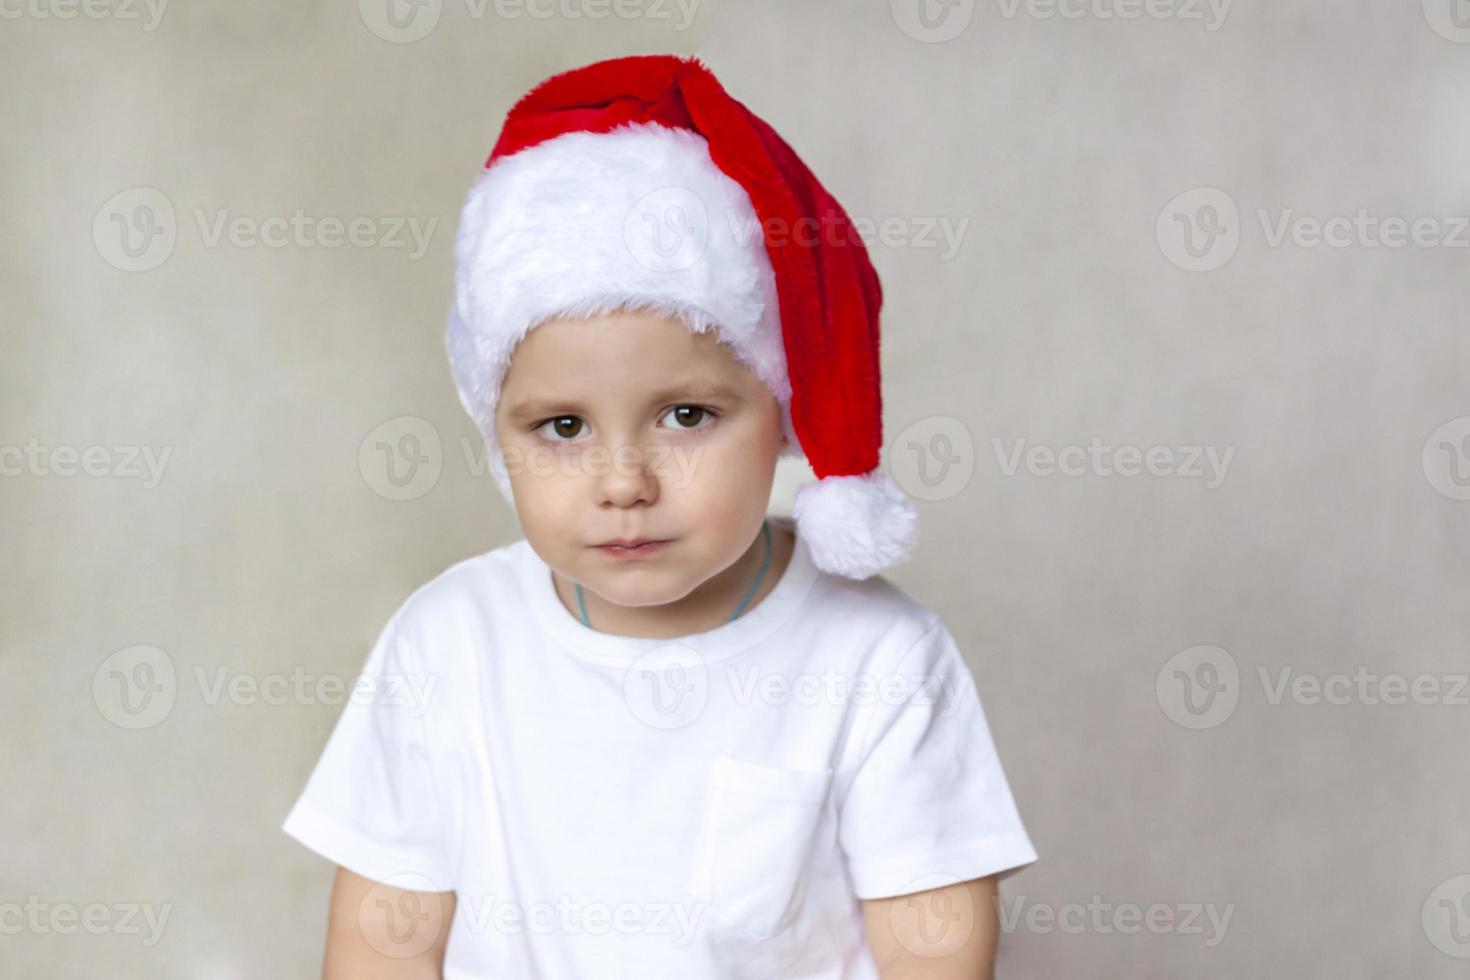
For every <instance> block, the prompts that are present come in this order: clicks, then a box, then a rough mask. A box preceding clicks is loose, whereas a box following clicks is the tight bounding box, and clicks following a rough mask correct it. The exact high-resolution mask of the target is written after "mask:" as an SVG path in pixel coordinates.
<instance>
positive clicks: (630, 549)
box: [596, 538, 669, 558]
mask: <svg viewBox="0 0 1470 980" xmlns="http://www.w3.org/2000/svg"><path fill="white" fill-rule="evenodd" d="M668 543H669V540H668V539H661V538H618V539H615V540H612V541H607V542H604V543H603V544H600V545H597V546H596V547H597V549H598V550H599V551H604V552H607V553H608V554H610V555H614V556H616V557H619V558H636V557H641V556H643V555H651V554H653V553H654V552H655V551H658V550H660V549H661V548H663V546H664V545H666V544H668Z"/></svg>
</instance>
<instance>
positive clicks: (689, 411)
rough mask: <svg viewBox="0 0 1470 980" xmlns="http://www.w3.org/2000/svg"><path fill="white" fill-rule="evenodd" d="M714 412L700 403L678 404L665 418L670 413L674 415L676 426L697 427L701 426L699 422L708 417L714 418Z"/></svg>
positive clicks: (682, 427) (681, 427)
mask: <svg viewBox="0 0 1470 980" xmlns="http://www.w3.org/2000/svg"><path fill="white" fill-rule="evenodd" d="M714 414H715V413H714V412H711V411H710V410H709V409H707V408H704V407H702V406H699V405H676V406H674V407H673V408H671V409H669V414H668V415H665V416H664V418H668V417H669V415H672V416H674V428H677V429H696V428H699V427H700V425H699V423H700V422H702V421H704V420H705V419H706V418H710V419H713V418H714Z"/></svg>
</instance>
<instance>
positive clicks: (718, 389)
mask: <svg viewBox="0 0 1470 980" xmlns="http://www.w3.org/2000/svg"><path fill="white" fill-rule="evenodd" d="M675 398H689V399H720V398H722V399H725V400H726V401H732V402H738V401H740V400H741V396H740V392H738V391H737V390H735V389H734V388H733V387H731V386H730V385H727V384H724V383H723V382H709V381H695V382H690V383H688V384H677V385H669V386H667V387H665V388H661V389H659V390H658V391H655V392H654V393H653V394H651V395H649V396H648V401H649V403H650V404H657V403H659V402H665V401H670V400H672V399H675ZM584 410H585V409H584V408H583V406H582V404H581V403H580V402H579V401H578V400H577V399H575V398H565V399H559V398H533V399H530V400H527V401H523V402H519V403H517V404H515V405H512V406H509V407H507V409H506V415H507V416H508V417H509V418H513V419H532V418H538V417H543V416H546V417H549V416H552V415H556V414H557V413H559V412H560V413H563V414H571V413H576V412H581V411H584Z"/></svg>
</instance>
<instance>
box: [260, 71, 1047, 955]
mask: <svg viewBox="0 0 1470 980" xmlns="http://www.w3.org/2000/svg"><path fill="white" fill-rule="evenodd" d="M455 257H456V266H457V280H456V296H455V304H454V308H453V311H452V313H451V315H450V322H449V327H448V337H447V339H448V346H449V352H450V360H451V365H452V368H453V372H454V377H455V381H456V384H457V386H458V389H459V393H460V397H461V400H462V401H463V403H464V405H465V408H466V409H467V410H468V411H469V413H470V414H471V416H472V417H473V418H474V419H475V421H476V424H477V426H478V428H479V429H480V431H481V433H482V435H483V436H484V438H485V440H486V445H487V447H488V449H489V450H490V453H489V459H490V461H491V464H492V468H493V471H494V472H495V475H496V478H497V481H498V483H499V485H500V487H501V489H502V491H503V492H504V493H505V494H506V496H507V498H508V499H509V500H510V501H511V503H512V504H513V505H514V507H515V509H516V513H517V515H518V517H519V520H520V523H521V526H522V529H523V530H524V532H525V537H524V539H521V540H518V541H516V542H515V543H513V544H510V545H507V546H505V547H501V548H498V549H495V550H492V551H490V552H487V553H485V554H482V555H479V556H477V557H474V558H470V559H468V560H466V561H463V562H460V563H459V564H457V565H455V566H453V567H452V568H450V569H448V570H447V571H445V572H443V573H442V574H440V575H439V576H438V577H436V578H435V579H433V580H432V581H430V582H429V583H427V584H426V585H424V586H422V587H421V588H419V589H418V590H417V591H416V592H415V593H414V594H413V595H412V596H410V597H409V598H408V600H407V601H406V602H405V603H404V604H403V605H402V606H401V607H400V608H399V609H398V610H397V612H395V613H394V615H393V616H392V618H391V619H390V621H389V622H388V624H387V626H386V627H385V629H384V630H383V632H382V634H381V636H380V637H379V639H378V641H377V643H376V645H375V646H374V648H373V650H372V652H371V654H370V655H369V657H368V659H367V664H366V667H365V669H364V672H363V673H364V677H365V678H369V679H371V680H372V682H373V687H372V690H375V691H378V692H381V694H382V696H381V697H379V698H376V699H375V700H374V703H368V702H353V703H351V704H349V705H348V707H347V708H346V709H345V710H344V712H343V714H342V717H341V719H340V720H339V721H338V723H337V727H336V729H335V730H334V731H333V733H332V736H331V738H330V740H329V741H328V743H327V746H326V749H325V751H324V752H323V754H322V757H321V759H320V761H319V762H318V764H317V766H316V769H315V770H314V771H313V773H312V775H311V778H310V780H309V782H308V783H307V785H306V788H305V790H304V791H303V793H302V795H301V797H300V799H299V800H297V802H296V805H295V807H294V808H293V809H292V810H291V813H290V815H289V816H288V817H287V819H286V822H285V825H284V829H285V830H286V831H287V832H288V833H290V834H291V835H292V836H294V837H296V838H297V839H299V840H300V841H302V842H303V843H305V844H306V845H307V846H308V847H311V848H312V849H314V850H316V851H318V852H319V853H321V854H322V855H324V856H325V857H327V858H328V859H330V860H331V861H333V862H335V863H336V864H337V865H339V868H338V871H337V878H336V883H335V887H334V889H333V896H332V904H331V910H330V924H329V929H328V934H329V935H328V943H327V955H326V967H325V975H326V976H327V977H328V978H330V980H339V978H341V980H345V978H352V980H361V978H373V977H395V978H403V977H441V976H442V977H444V978H448V980H468V978H486V980H489V978H496V980H501V978H515V980H527V978H558V980H563V978H564V980H572V978H579V980H614V978H629V980H651V978H679V980H704V978H731V980H734V978H752V980H754V978H759V980H772V978H785V977H803V978H821V980H859V978H883V980H897V978H941V977H943V978H967V980H980V978H985V977H989V976H990V975H991V970H992V963H993V955H994V949H995V944H996V938H997V928H996V922H995V910H994V907H993V904H992V903H993V901H994V896H995V893H996V881H997V879H998V878H999V877H1000V876H1001V875H1002V874H1006V873H1009V872H1012V871H1014V870H1016V869H1018V868H1020V867H1022V866H1024V865H1026V864H1029V863H1030V862H1032V861H1034V860H1036V852H1035V851H1034V850H1033V848H1032V845H1031V842H1030V840H1029V839H1028V837H1027V834H1026V831H1025V829H1024V828H1023V826H1022V823H1021V821H1020V818H1019V817H1018V815H1017V811H1016V807H1015V805H1014V803H1013V801H1012V797H1011V793H1010V789H1009V787H1008V785H1007V782H1006V778H1005V775H1004V772H1003V770H1002V768H1001V764H1000V761H999V758H998V756H997V754H996V751H995V746H994V745H993V743H992V739H991V736H990V732H989V729H988V727H987V724H986V720H985V715H984V712H983V709H982V707H981V704H980V700H979V697H978V695H977V693H976V691H975V689H974V686H973V682H972V679H971V676H970V673H969V670H968V668H967V667H966V665H965V663H964V661H963V659H962V658H961V655H960V653H959V651H958V649H957V647H956V644H955V641H954V638H953V637H952V636H951V634H950V632H949V630H948V629H947V628H946V626H945V625H944V624H943V622H942V621H941V620H940V619H939V617H938V616H936V615H935V614H934V613H933V612H931V611H929V610H928V609H926V608H925V607H924V606H922V605H921V604H920V603H918V602H917V601H916V600H914V599H913V598H912V597H910V596H909V595H908V594H906V593H905V592H903V591H902V590H900V589H899V588H897V587H896V586H894V585H893V584H891V583H890V582H889V581H888V580H886V579H885V578H883V577H882V576H881V575H879V574H878V573H879V572H880V571H881V570H883V569H885V568H888V567H890V566H892V565H894V564H897V563H899V562H901V561H903V560H904V559H905V558H906V557H907V555H908V554H909V552H910V551H911V549H912V547H913V545H914V543H915V541H916V520H915V514H914V510H913V508H912V505H911V504H910V503H909V502H908V500H907V498H906V497H905V496H904V495H903V493H902V492H901V491H900V490H899V489H898V488H897V487H896V486H895V485H894V484H893V483H892V481H891V480H890V479H889V478H888V477H886V476H884V475H882V474H881V473H879V472H878V471H877V463H878V456H879V448H880V443H881V437H880V434H881V421H880V407H881V402H880V397H879V383H878V381H879V374H878V331H877V324H878V310H879V306H880V305H881V299H882V297H881V292H880V290H879V286H878V280H877V277H876V275H875V274H874V272H873V269H872V266H871V264H870V263H869V261H868V257H867V252H866V250H865V248H864V247H863V244H862V241H861V239H860V238H858V237H857V236H856V235H855V234H853V232H852V228H851V225H850V223H849V221H848V218H847V215H846V214H845V213H844V212H843V210H842V209H841V207H840V206H839V205H838V204H837V202H836V201H835V200H833V199H832V198H831V196H830V195H829V194H828V193H827V192H826V190H825V189H823V188H822V186H821V185H820V184H819V183H818V182H817V181H816V179H815V178H814V177H813V176H812V175H811V173H810V172H809V171H808V170H807V169H806V167H805V166H804V165H803V164H802V162H801V161H800V159H799V158H797V157H796V155H795V153H794V152H792V150H791V149H790V147H788V146H787V145H786V144H785V143H784V142H783V141H782V140H781V138H780V137H779V136H777V135H776V134H775V132H774V130H772V129H771V128H770V127H769V126H768V125H767V124H766V123H764V122H763V121H762V120H761V119H759V118H758V117H756V116H754V115H753V114H751V113H750V112H749V111H748V110H747V109H746V108H745V107H744V106H743V105H741V104H740V103H739V102H736V101H735V100H734V99H732V98H730V97H729V96H728V95H727V94H726V93H725V92H724V90H723V89H722V88H721V87H720V85H719V83H718V82H717V81H716V80H715V79H714V77H713V75H711V74H710V73H709V71H708V69H707V68H706V67H705V66H704V65H702V64H701V63H699V62H698V61H695V60H689V59H681V58H674V57H663V56H655V57H636V58H623V59H617V60H613V61H607V62H599V63H597V64H594V65H589V66H586V67H584V68H581V69H577V70H574V71H571V72H566V73H564V74H561V75H557V76H555V77H553V78H551V79H549V80H548V81H546V82H544V83H543V84H542V85H540V86H538V87H537V88H535V89H534V90H532V91H531V92H530V93H529V94H528V95H527V96H525V97H524V98H523V99H521V100H520V101H519V102H518V103H517V104H516V106H515V107H514V108H513V109H512V110H511V112H510V114H509V116H508V117H507V119H506V123H505V127H504V129H503V130H502V133H501V136H500V139H499V141H498V142H497V144H496V148H495V150H494V152H492V154H491V155H490V159H489V160H488V161H487V163H486V168H485V170H484V171H483V172H482V174H481V175H480V177H479V178H478V179H477V181H476V182H475V184H474V186H473V188H472V189H471V191H470V195H469V199H468V201H467V203H466V206H465V209H464V213H463V216H462V219H461V225H460V230H459V236H458V239H457V241H456V247H455ZM782 456H796V457H800V456H805V458H806V459H807V461H808V462H809V463H810V464H811V465H812V468H813V470H814V471H815V472H816V474H817V475H818V476H819V478H820V479H819V480H818V482H816V483H814V484H809V485H807V486H803V487H801V488H799V489H798V491H797V497H796V505H795V508H794V515H793V517H789V518H788V517H782V516H768V515H767V514H766V506H767V503H768V501H769V499H770V491H771V484H772V479H773V474H774V471H775V467H776V463H777V461H778V459H779V458H780V457H782ZM405 680H410V681H412V682H413V683H407V684H406V683H404V681H405ZM403 690H411V691H421V692H429V694H428V696H427V697H420V698H416V699H412V701H411V703H404V699H403V698H402V697H394V696H392V692H394V691H400V692H401V691H403Z"/></svg>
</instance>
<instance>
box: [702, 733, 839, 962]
mask: <svg viewBox="0 0 1470 980" xmlns="http://www.w3.org/2000/svg"><path fill="white" fill-rule="evenodd" d="M831 786H832V770H831V769H821V770H802V769H779V768H775V767H773V766H765V765H760V764H759V763H755V762H747V761H745V760H743V759H737V758H735V757H734V756H730V755H721V756H718V757H716V759H715V761H714V762H713V763H712V764H711V766H710V770H709V778H708V782H707V784H706V786H705V796H704V812H703V814H702V816H701V819H700V824H699V835H698V839H697V840H696V843H695V848H694V860H693V865H692V867H691V869H690V873H689V882H688V888H689V891H690V892H691V893H692V894H693V895H694V896H695V897H696V898H698V899H699V900H701V901H703V902H705V903H706V904H707V905H708V906H709V908H710V909H712V910H713V911H714V912H715V913H716V914H718V915H719V916H720V917H721V918H723V919H725V920H726V921H728V922H729V923H730V924H732V925H734V926H736V927H738V928H740V929H742V930H744V931H745V932H747V933H749V934H750V935H752V936H754V937H756V938H758V939H769V938H771V937H772V936H774V935H776V934H777V933H779V932H781V931H782V930H783V929H785V928H786V927H787V926H789V925H790V924H791V922H792V920H793V918H794V914H795V912H796V911H797V909H798V908H799V906H800V903H801V900H802V898H803V895H804V892H805V885H806V871H807V868H808V865H809V864H810V861H811V856H812V849H813V843H814V841H815V838H816V835H817V829H818V827H819V826H820V825H821V820H822V815H823V813H824V811H825V809H826V805H827V797H828V791H829V790H830V788H831Z"/></svg>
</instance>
